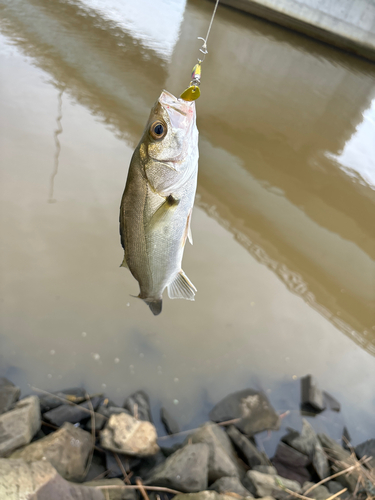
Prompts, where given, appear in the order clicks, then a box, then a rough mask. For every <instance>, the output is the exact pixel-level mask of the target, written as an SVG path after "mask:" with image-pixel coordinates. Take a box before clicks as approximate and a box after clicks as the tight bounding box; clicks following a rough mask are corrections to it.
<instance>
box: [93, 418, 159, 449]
mask: <svg viewBox="0 0 375 500" xmlns="http://www.w3.org/2000/svg"><path fill="white" fill-rule="evenodd" d="M156 440H157V434H156V429H155V427H154V425H153V424H151V423H150V422H147V421H141V420H136V419H135V418H134V417H132V416H131V415H128V414H127V413H120V414H118V415H111V417H110V418H109V420H108V421H107V423H106V426H105V428H104V429H103V430H102V432H101V434H100V443H101V445H102V446H103V448H107V449H108V450H112V451H114V452H116V453H125V454H127V455H136V456H140V457H144V456H147V455H154V454H155V453H157V452H158V451H159V446H158V445H157V443H156Z"/></svg>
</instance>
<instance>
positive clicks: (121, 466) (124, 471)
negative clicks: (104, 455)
mask: <svg viewBox="0 0 375 500" xmlns="http://www.w3.org/2000/svg"><path fill="white" fill-rule="evenodd" d="M113 456H114V457H115V459H116V462H117V465H118V466H119V467H120V470H121V472H122V475H123V476H124V482H125V483H127V484H131V482H130V479H129V476H128V474H127V472H126V470H125V468H124V466H123V465H122V462H121V460H120V457H119V456H118V455H117V453H113Z"/></svg>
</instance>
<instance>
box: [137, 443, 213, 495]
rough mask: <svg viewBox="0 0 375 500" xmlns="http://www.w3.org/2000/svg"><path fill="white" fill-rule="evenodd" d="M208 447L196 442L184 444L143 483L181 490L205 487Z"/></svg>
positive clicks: (199, 489)
mask: <svg viewBox="0 0 375 500" xmlns="http://www.w3.org/2000/svg"><path fill="white" fill-rule="evenodd" d="M208 457H209V447H208V445H207V444H204V443H198V444H191V445H187V446H184V447H183V448H181V449H180V450H178V451H176V452H175V453H173V455H171V456H170V457H168V458H167V460H166V461H165V462H164V463H163V464H162V465H160V466H159V467H156V469H154V471H153V473H152V474H151V476H150V478H149V479H148V480H147V481H145V484H150V485H153V486H164V487H167V488H174V489H176V490H179V491H183V492H187V493H189V492H195V491H202V490H205V489H206V488H207V484H208V483H207V475H208Z"/></svg>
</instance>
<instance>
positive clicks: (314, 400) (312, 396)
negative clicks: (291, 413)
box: [301, 375, 326, 413]
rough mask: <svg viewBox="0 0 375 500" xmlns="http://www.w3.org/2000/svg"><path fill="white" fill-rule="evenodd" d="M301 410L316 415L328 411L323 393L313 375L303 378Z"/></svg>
mask: <svg viewBox="0 0 375 500" xmlns="http://www.w3.org/2000/svg"><path fill="white" fill-rule="evenodd" d="M301 409H302V410H307V411H313V412H315V413H320V412H321V411H323V410H325V409H326V405H325V403H324V398H323V392H322V391H321V390H320V389H319V387H318V384H317V382H316V380H315V379H314V378H313V376H312V375H306V377H302V378H301Z"/></svg>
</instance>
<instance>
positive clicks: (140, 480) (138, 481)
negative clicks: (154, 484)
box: [135, 477, 150, 500]
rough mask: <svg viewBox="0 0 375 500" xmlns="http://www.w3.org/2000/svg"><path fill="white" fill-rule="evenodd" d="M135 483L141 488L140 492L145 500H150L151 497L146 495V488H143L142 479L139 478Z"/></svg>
mask: <svg viewBox="0 0 375 500" xmlns="http://www.w3.org/2000/svg"><path fill="white" fill-rule="evenodd" d="M135 482H136V484H137V485H138V486H139V490H140V492H141V495H142V496H143V498H144V500H150V499H149V497H148V495H147V493H146V490H145V488H144V486H143V483H142V479H141V478H140V477H137V478H136V479H135Z"/></svg>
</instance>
